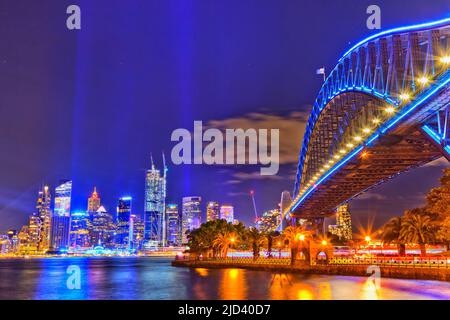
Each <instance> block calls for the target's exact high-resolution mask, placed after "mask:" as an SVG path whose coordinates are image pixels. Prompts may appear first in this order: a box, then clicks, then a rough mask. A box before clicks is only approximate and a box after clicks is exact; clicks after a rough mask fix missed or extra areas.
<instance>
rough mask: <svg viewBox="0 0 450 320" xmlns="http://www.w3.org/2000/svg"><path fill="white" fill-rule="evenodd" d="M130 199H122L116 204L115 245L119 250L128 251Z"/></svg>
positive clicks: (129, 243) (129, 242) (129, 240)
mask: <svg viewBox="0 0 450 320" xmlns="http://www.w3.org/2000/svg"><path fill="white" fill-rule="evenodd" d="M132 201H133V199H132V198H131V197H122V198H120V199H119V202H118V204H117V218H116V224H117V231H116V245H117V247H118V248H121V249H130V246H131V240H132V239H131V238H130V218H131V203H132Z"/></svg>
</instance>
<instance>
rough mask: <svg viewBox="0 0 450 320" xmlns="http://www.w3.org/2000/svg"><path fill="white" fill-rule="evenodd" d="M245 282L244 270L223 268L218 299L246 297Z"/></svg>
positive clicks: (243, 298)
mask: <svg viewBox="0 0 450 320" xmlns="http://www.w3.org/2000/svg"><path fill="white" fill-rule="evenodd" d="M247 290H248V288H247V282H246V281H245V270H242V269H225V270H223V275H222V280H221V282H220V288H219V299H221V300H245V299H247Z"/></svg>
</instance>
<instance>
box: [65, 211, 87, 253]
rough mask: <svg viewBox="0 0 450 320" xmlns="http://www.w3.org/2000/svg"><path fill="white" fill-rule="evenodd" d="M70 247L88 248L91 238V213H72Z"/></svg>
mask: <svg viewBox="0 0 450 320" xmlns="http://www.w3.org/2000/svg"><path fill="white" fill-rule="evenodd" d="M70 218H71V219H70V247H72V248H87V247H89V246H90V244H91V242H90V239H89V225H90V221H89V215H88V214H87V212H74V213H72V214H71V215H70Z"/></svg>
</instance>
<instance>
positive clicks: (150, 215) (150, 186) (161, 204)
mask: <svg viewBox="0 0 450 320" xmlns="http://www.w3.org/2000/svg"><path fill="white" fill-rule="evenodd" d="M151 165H152V166H151V169H149V170H147V172H146V175H145V208H144V238H145V246H146V247H158V246H165V241H166V217H165V203H166V187H167V180H166V174H167V167H166V164H165V160H164V155H163V166H164V168H163V173H162V175H161V172H160V170H158V169H157V168H155V165H154V163H153V159H152V163H151Z"/></svg>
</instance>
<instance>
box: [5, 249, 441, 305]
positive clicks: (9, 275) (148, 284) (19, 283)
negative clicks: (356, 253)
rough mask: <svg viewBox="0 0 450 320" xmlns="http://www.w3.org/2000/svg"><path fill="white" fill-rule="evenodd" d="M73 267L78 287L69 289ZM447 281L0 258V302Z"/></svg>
mask: <svg viewBox="0 0 450 320" xmlns="http://www.w3.org/2000/svg"><path fill="white" fill-rule="evenodd" d="M70 265H78V266H79V267H80V270H81V289H80V290H69V289H68V288H67V285H66V281H67V278H68V277H69V275H68V274H67V273H66V270H67V267H69V266H70ZM449 298H450V283H447V282H437V281H418V280H417V281H416V280H399V279H382V280H381V286H380V287H379V288H377V286H375V284H374V282H373V281H372V279H369V278H368V277H343V276H325V275H324V276H321V275H300V274H280V273H273V274H272V273H269V272H262V271H250V270H244V269H233V268H230V269H205V268H196V269H188V268H175V267H172V266H170V259H167V258H142V257H141V258H135V257H127V258H120V257H114V258H48V259H27V260H24V259H20V260H19V259H17V260H0V299H201V300H208V299H224V300H226V299H273V300H275V299H300V300H310V299H313V300H317V299H321V300H329V299H449Z"/></svg>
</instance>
